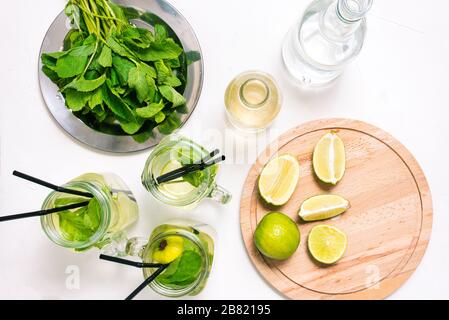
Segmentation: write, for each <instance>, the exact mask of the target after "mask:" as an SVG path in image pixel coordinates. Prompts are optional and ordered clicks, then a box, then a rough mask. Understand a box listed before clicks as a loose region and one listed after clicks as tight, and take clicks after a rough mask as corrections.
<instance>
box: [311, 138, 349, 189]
mask: <svg viewBox="0 0 449 320" xmlns="http://www.w3.org/2000/svg"><path fill="white" fill-rule="evenodd" d="M345 166H346V156H345V146H344V144H343V141H342V140H341V139H340V137H339V136H338V135H337V134H336V133H335V132H330V133H327V134H325V135H324V136H323V137H322V138H321V139H320V141H318V143H317V145H316V146H315V149H314V151H313V169H314V170H315V174H316V176H317V177H318V179H320V180H321V181H323V182H325V183H330V184H333V185H335V184H337V183H338V182H339V181H340V180H341V179H342V178H343V175H344V173H345Z"/></svg>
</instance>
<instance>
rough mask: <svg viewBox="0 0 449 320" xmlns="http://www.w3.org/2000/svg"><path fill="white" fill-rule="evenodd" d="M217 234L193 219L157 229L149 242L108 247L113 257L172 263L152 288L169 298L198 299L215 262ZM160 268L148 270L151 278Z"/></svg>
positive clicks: (124, 242)
mask: <svg viewBox="0 0 449 320" xmlns="http://www.w3.org/2000/svg"><path fill="white" fill-rule="evenodd" d="M214 238H215V231H214V230H213V229H212V228H211V227H210V226H209V225H207V224H204V223H199V222H196V221H192V220H184V219H183V220H180V219H177V220H170V221H167V222H166V223H164V224H162V225H160V226H158V227H156V228H155V229H154V230H153V232H152V233H151V236H150V238H149V240H147V239H145V238H132V239H129V240H128V239H125V238H124V239H122V240H121V241H119V242H117V243H114V244H111V245H110V246H108V247H106V248H104V250H103V252H104V253H105V254H107V255H111V256H124V255H129V256H137V257H140V258H141V259H142V261H143V263H156V264H168V267H167V268H166V269H165V270H164V271H163V272H162V273H161V274H160V275H158V276H157V277H156V278H155V280H154V281H152V282H151V283H150V284H149V285H148V286H149V287H150V288H151V289H152V290H153V291H155V292H156V293H158V294H161V295H163V296H166V297H182V296H186V295H190V296H194V295H197V294H199V293H200V292H201V291H202V290H203V289H204V287H205V286H206V283H207V280H208V278H209V274H210V271H211V269H212V262H213V259H214ZM156 271H157V268H144V269H143V276H144V278H145V279H147V278H149V277H150V276H151V275H152V274H153V273H154V272H156Z"/></svg>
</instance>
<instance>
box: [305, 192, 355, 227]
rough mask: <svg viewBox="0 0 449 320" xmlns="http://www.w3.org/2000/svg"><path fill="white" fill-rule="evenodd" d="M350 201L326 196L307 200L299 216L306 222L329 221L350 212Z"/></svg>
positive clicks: (329, 195) (330, 195)
mask: <svg viewBox="0 0 449 320" xmlns="http://www.w3.org/2000/svg"><path fill="white" fill-rule="evenodd" d="M349 206H350V204H349V201H348V200H346V199H345V198H343V197H340V196H337V195H332V194H325V195H319V196H314V197H311V198H309V199H307V200H305V201H304V202H303V203H302V205H301V208H300V209H299V216H300V217H301V219H302V220H304V221H317V220H324V219H329V218H332V217H335V216H338V215H339V214H342V213H343V212H345V211H346V210H348V208H349Z"/></svg>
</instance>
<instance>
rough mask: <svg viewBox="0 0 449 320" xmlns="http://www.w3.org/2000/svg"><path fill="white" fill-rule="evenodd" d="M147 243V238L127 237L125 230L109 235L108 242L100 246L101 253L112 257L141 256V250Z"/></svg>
mask: <svg viewBox="0 0 449 320" xmlns="http://www.w3.org/2000/svg"><path fill="white" fill-rule="evenodd" d="M147 244H148V239H146V238H143V237H134V238H131V239H128V237H127V235H126V232H121V233H119V234H117V235H114V236H113V237H111V239H110V241H109V243H108V244H107V245H106V246H104V247H103V248H101V253H102V254H105V255H108V256H114V257H124V256H132V257H140V258H141V257H142V255H143V250H144V249H145V247H146V245H147Z"/></svg>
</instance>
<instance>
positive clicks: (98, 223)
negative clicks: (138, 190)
mask: <svg viewBox="0 0 449 320" xmlns="http://www.w3.org/2000/svg"><path fill="white" fill-rule="evenodd" d="M64 187H66V188H69V189H74V190H79V191H83V192H87V193H90V194H91V195H92V196H93V197H92V198H86V197H82V196H76V195H71V194H66V193H61V192H51V193H50V194H49V195H48V196H47V198H46V199H45V200H44V203H43V205H42V209H52V208H55V207H60V206H64V205H70V204H73V203H78V202H85V201H89V204H88V205H87V206H85V207H81V208H78V209H73V210H66V211H63V212H58V213H53V214H50V215H46V216H42V217H41V225H42V228H43V230H44V232H45V233H46V234H47V236H48V237H49V238H50V240H52V241H53V242H54V243H56V244H58V245H60V246H63V247H66V248H71V249H74V250H75V251H84V250H87V249H90V248H92V247H98V248H102V247H104V246H105V245H107V244H109V243H110V242H111V241H113V239H114V238H120V237H123V233H124V231H125V230H126V229H127V228H128V227H130V226H131V225H132V224H133V223H134V222H136V221H137V218H138V206H137V203H136V200H135V198H134V196H133V194H132V192H131V191H130V190H129V188H128V187H127V186H126V184H125V183H124V182H123V180H122V179H121V178H120V177H118V176H117V175H115V174H112V173H105V174H98V173H87V174H83V175H82V176H80V177H78V178H75V179H73V180H71V181H70V182H68V183H66V184H65V185H64Z"/></svg>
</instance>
